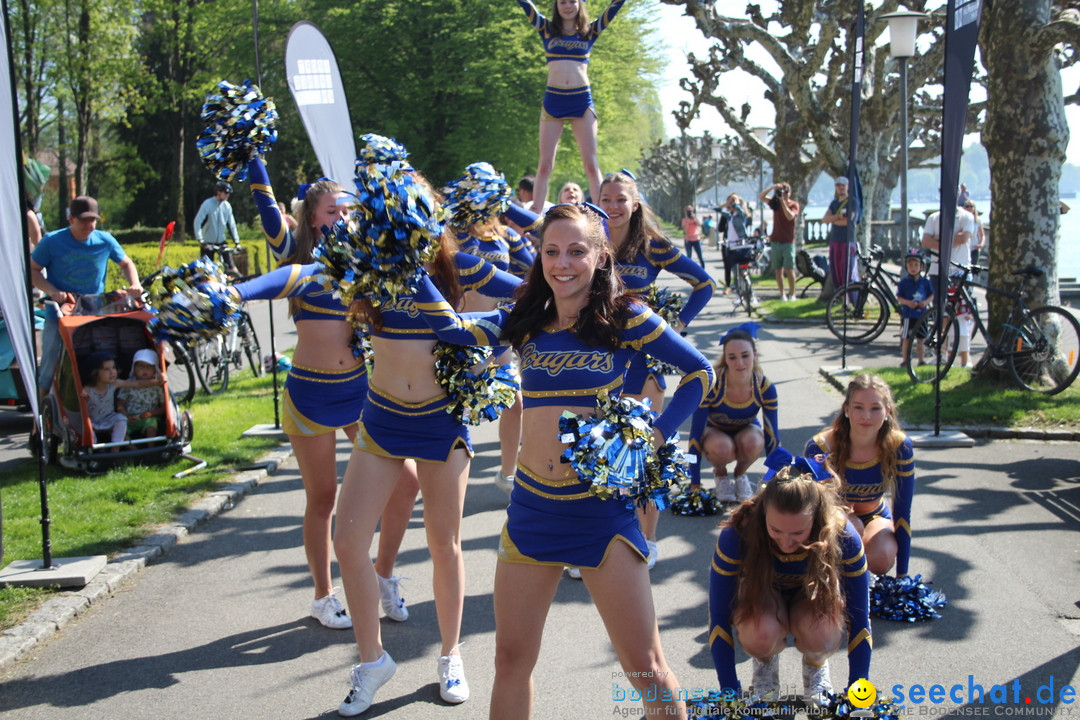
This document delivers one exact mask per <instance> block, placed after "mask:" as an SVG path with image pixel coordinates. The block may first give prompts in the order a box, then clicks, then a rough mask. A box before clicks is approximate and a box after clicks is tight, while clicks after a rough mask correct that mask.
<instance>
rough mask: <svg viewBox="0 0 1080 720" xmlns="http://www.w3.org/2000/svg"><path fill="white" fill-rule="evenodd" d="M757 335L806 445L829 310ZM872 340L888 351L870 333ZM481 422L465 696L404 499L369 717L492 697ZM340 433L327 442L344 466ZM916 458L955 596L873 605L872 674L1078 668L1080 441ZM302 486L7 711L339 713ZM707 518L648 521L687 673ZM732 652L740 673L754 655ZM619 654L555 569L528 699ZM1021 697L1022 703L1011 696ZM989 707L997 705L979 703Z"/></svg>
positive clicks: (146, 587)
mask: <svg viewBox="0 0 1080 720" xmlns="http://www.w3.org/2000/svg"><path fill="white" fill-rule="evenodd" d="M710 264H711V263H710ZM727 304H728V301H727V300H726V299H723V298H717V299H716V300H714V302H713V303H712V304H711V306H710V308H709V310H708V311H707V312H706V314H705V315H703V317H702V318H701V319H700V321H699V322H698V323H695V326H694V327H693V333H692V335H693V339H694V340H695V342H697V344H698V346H699V347H702V348H706V353H707V354H710V355H711V354H713V353H714V350H713V348H714V346H715V342H716V338H718V336H719V334H720V332H721V331H722V330H723V329H724V328H726V327H729V326H731V325H732V324H735V323H736V322H742V320H743V318H735V319H732V318H731V317H729V316H728V315H727V314H726V310H727ZM760 349H761V356H762V361H763V365H764V368H765V371H766V373H767V374H768V375H769V377H770V378H771V379H772V380H773V381H774V382H775V383H776V384H777V385H778V388H779V393H780V398H781V400H780V424H781V428H782V430H783V438H784V440H785V442H786V443H787V445H788V446H789V447H791V448H792V449H794V448H797V447H801V445H802V443H803V442H804V441H805V440H806V439H807V438H808V437H809V436H810V435H811V434H812V433H813V432H815V431H817V430H818V429H820V428H821V427H822V426H823V425H824V424H825V423H826V422H827V420H828V419H829V418H830V417H831V415H832V413H833V412H835V410H836V409H837V408H838V406H839V402H840V396H839V394H838V393H837V392H836V391H835V390H833V389H832V388H831V387H829V386H828V385H827V384H826V383H825V382H823V381H822V380H821V379H820V378H819V375H818V368H819V366H821V365H827V364H835V363H836V361H837V356H836V347H835V344H834V342H833V340H832V339H831V336H829V335H828V334H827V332H826V331H824V330H822V329H817V328H807V327H802V326H767V327H765V328H764V329H763V331H762V340H761V348H760ZM868 351H869V353H870V355H873V354H889V349H888V348H886V347H885V346H884V343H883V342H881V341H879V343H878V344H877V345H875V346H871V348H869V349H868ZM862 352H863V351H862V350H858V349H857V350H855V351H853V355H852V356H850V357H849V362H852V363H855V362H858V363H860V364H871V363H872V362H873V358H872V357H871V356H869V355H868V356H864V355H861V354H860V353H862ZM474 441H475V445H476V450H477V456H476V458H475V460H474V461H473V470H472V479H471V483H470V488H469V492H468V496H467V499H466V507H465V520H464V528H463V537H464V543H463V544H464V549H465V562H466V567H467V571H468V584H467V588H466V601H465V620H464V627H463V636H464V637H465V638H466V643H465V645H464V647H463V648H462V650H463V654H464V657H465V663H466V671H467V675H468V678H469V681H470V684H471V686H472V699H471V700H470V701H469V702H467V703H466V704H464V705H462V706H460V707H457V708H452V707H447V706H445V705H443V704H442V703H441V702H440V701H439V699H438V691H437V687H436V685H435V658H436V655H437V654H438V634H437V631H436V625H435V611H434V605H433V602H432V593H431V566H430V562H429V558H428V553H427V550H426V548H425V546H424V537H423V532H422V528H421V520H420V517H421V508H420V506H419V505H418V507H417V508H416V511H415V513H414V519H413V527H412V529H410V531H409V533H408V534H407V536H406V538H405V544H404V546H403V548H402V552H401V557H400V562H399V566H398V570H397V572H398V574H399V575H403V576H407V577H409V578H411V580H409V581H408V582H407V583H406V585H405V590H406V592H405V594H406V598H407V600H408V604H409V608H410V612H411V613H412V617H411V618H410V619H409V621H408V622H407V623H404V624H396V623H393V622H390V621H386V620H384V621H383V638H384V642H385V643H386V646H387V648H388V650H389V651H390V652H391V654H393V656H394V657H395V659H396V660H397V661H398V664H399V669H398V674H397V676H396V677H395V679H394V680H393V681H392V682H391V683H390V684H389V685H388V686H386V687H385V688H384V689H383V690H382V691H381V692H380V694H379V696H378V702H377V704H376V705H375V706H374V707H373V708H372V709H371V710H370V711H369V712H368V713H367V714H365V715H364V717H400V718H410V719H411V718H451V717H454V718H479V717H486V715H487V704H488V699H489V697H490V689H491V681H492V675H493V668H492V655H493V649H494V625H493V621H492V610H491V588H492V575H493V570H494V566H495V548H496V544H497V540H498V534H499V531H500V529H501V526H502V523H503V518H504V508H505V503H506V497H505V495H503V494H502V493H501V492H500V491H499V490H497V489H496V488H495V487H494V486H493V485H492V484H491V483H490V482H489V478H490V476H491V475H492V473H493V469H494V467H495V464H496V463H497V456H498V444H497V437H496V433H495V428H494V427H490V426H485V427H482V428H481V429H480V430H479V431H478V432H476V433H475V434H474ZM347 450H348V448H347V446H346V445H345V443H344V442H342V443H341V444H339V451H340V454H339V459H340V461H341V466H342V469H343V467H344V462H345V460H346V454H345V453H346V452H347ZM917 461H918V466H919V480H918V489H917V492H916V498H915V505H914V512H913V520H912V525H913V528H914V547H913V557H912V569H913V572H917V573H922V574H923V575H924V576H926V577H928V578H931V579H933V581H934V584H935V586H936V587H938V588H940V589H942V590H944V591H945V593H946V594H947V595H948V597H949V599H950V605H949V607H948V608H947V609H946V610H945V611H944V617H943V618H942V619H941V620H937V621H935V622H931V623H926V624H921V625H899V624H894V623H887V622H884V621H876V622H875V623H874V633H875V637H874V660H873V665H872V679H873V680H875V681H876V682H877V683H878V684H879V685H884V686H889V687H891V686H892V685H895V684H903V685H904V686H905V688H904V691H905V692H906V691H907V690H906V688H907V686H910V685H912V684H915V683H921V684H923V685H924V686H929V685H932V684H935V683H936V684H942V685H944V686H946V687H949V686H951V685H953V684H961V685H963V687H964V688H965V690H964V692H965V693H966V687H967V684H968V676H969V674H970V675H972V676H973V682H974V683H976V684H979V685H982V686H983V687H984V688H986V689H987V690H989V688H990V687H991V686H992V685H994V684H1000V683H1012V682H1013V681H1014V680H1018V682H1019V687H1020V688H1021V694H1020V703H1019V704H1020V706H1021V707H1023V706H1024V702H1023V701H1024V697H1028V696H1031V697H1032V702H1033V703H1035V704H1036V705H1037V701H1036V698H1035V696H1034V695H1033V693H1034V691H1035V690H1036V688H1037V687H1038V686H1039V685H1044V684H1048V683H1049V682H1050V678H1051V676H1053V682H1054V683H1055V687H1056V690H1055V692H1059V691H1060V688H1061V686H1062V685H1063V684H1069V685H1072V686H1073V687H1075V686H1076V685H1077V684H1080V671H1078V666H1080V647H1078V646H1080V642H1078V636H1080V619H1078V618H1080V610H1078V607H1077V605H1078V600H1080V582H1078V567H1080V533H1078V532H1077V530H1078V529H1080V510H1078V507H1080V445H1077V444H1073V443H1053V442H1030V441H1028V442H1025V441H980V442H979V443H978V444H977V445H976V447H975V448H974V449H940V450H920V451H919V452H918V454H917ZM759 470H760V466H758V467H756V468H755V471H759ZM302 504H303V496H302V491H301V487H300V482H299V478H298V475H297V473H296V471H295V469H294V468H292V467H288V466H287V467H286V468H285V469H283V470H282V471H279V472H278V473H277V474H276V475H274V476H272V477H270V478H268V479H267V480H266V481H264V482H263V483H262V484H261V485H260V486H259V487H258V488H257V490H255V491H254V492H253V493H252V494H250V495H249V496H247V497H245V498H244V499H243V500H242V501H240V502H239V503H238V504H237V505H236V506H235V507H234V508H232V509H231V510H229V511H227V512H225V513H223V514H221V515H220V516H218V517H216V518H214V519H212V520H210V521H209V522H208V523H206V524H205V525H203V526H201V527H199V528H198V529H197V530H196V531H195V532H193V533H192V534H191V535H190V536H189V537H187V538H186V539H184V540H182V541H181V542H180V543H179V544H178V545H177V546H176V547H175V548H174V549H173V550H172V551H171V552H170V553H169V554H168V555H166V556H165V557H164V558H162V559H161V560H159V561H158V562H156V563H154V564H152V565H150V566H148V567H147V568H146V569H145V570H143V571H142V572H140V573H138V574H137V575H136V576H135V577H134V579H133V581H131V582H129V583H127V584H126V585H124V586H123V587H122V588H121V589H120V590H119V591H118V592H117V593H116V594H115V596H114V597H112V598H109V599H106V600H104V601H103V602H100V603H96V604H95V605H93V606H91V607H90V608H89V609H88V610H87V611H86V612H85V614H84V615H83V616H82V617H80V618H79V619H78V620H77V621H76V622H75V623H73V624H72V625H69V626H68V627H67V628H66V629H65V630H64V631H63V632H62V633H61V634H60V635H59V636H57V637H56V638H54V639H53V640H51V641H50V642H48V643H46V644H45V645H43V646H40V647H38V648H37V649H36V650H34V651H33V652H32V653H31V654H30V656H29V657H28V658H26V659H24V660H23V661H21V662H19V663H17V664H16V665H14V666H12V667H9V668H7V669H6V670H4V671H3V674H2V675H0V717H4V718H7V717H11V718H20V720H30V719H33V718H48V719H49V720H59V719H63V718H73V719H78V720H86V719H88V718H108V719H116V718H147V717H154V718H195V717H205V718H244V717H257V718H314V717H334V716H336V715H335V712H334V711H335V709H336V707H337V704H338V702H340V700H341V699H342V698H343V697H344V695H345V693H346V690H347V669H348V667H349V665H350V664H351V663H353V662H355V660H356V652H355V649H354V646H353V644H352V636H351V634H350V633H348V632H340V631H332V630H327V629H324V628H321V627H319V626H317V625H316V624H315V622H314V621H313V620H311V619H310V618H308V617H307V609H308V603H309V602H310V599H311V597H310V596H311V589H310V581H309V579H308V576H307V569H306V565H305V562H304V554H303V550H302V548H301V541H300V512H301V508H302ZM716 522H717V520H716V519H715V518H677V517H673V516H670V515H667V516H665V517H664V518H663V520H662V521H661V524H660V533H659V534H660V549H661V560H660V563H659V564H658V565H657V567H656V569H655V570H654V571H653V574H652V579H653V583H654V588H653V593H654V597H655V600H656V605H657V608H658V613H659V617H660V625H661V633H662V636H663V640H664V646H665V650H666V653H667V656H668V659H669V663H670V664H671V666H672V668H673V669H674V671H675V672H676V674H677V675H678V677H679V680H680V681H681V684H682V685H683V686H684V687H688V688H692V687H705V688H709V687H712V686H714V685H715V674H714V672H713V669H712V664H711V659H710V656H709V654H708V651H707V648H706V645H705V642H706V625H707V586H708V567H709V562H710V555H711V549H712V543H713V541H714V538H715V526H716ZM335 574H336V569H335ZM781 657H782V660H781V672H782V674H781V680H782V682H784V683H798V656H797V654H796V653H795V652H794V651H793V650H788V651H786V652H785V653H784V654H783V655H782V656H781ZM738 658H739V668H738V669H739V673H740V676H741V677H742V678H743V679H744V682H748V680H749V673H750V663H749V660H748V659H747V658H746V657H745V655H742V654H741V653H740V654H739V656H738ZM618 673H619V667H618V664H617V663H616V661H615V659H614V655H613V653H612V650H611V647H610V644H609V643H608V641H607V638H606V635H605V633H604V631H603V628H602V626H601V625H600V623H599V619H598V617H597V616H596V613H595V610H594V609H593V608H592V606H591V604H590V602H589V598H588V594H587V592H586V591H585V588H584V586H583V585H582V584H581V583H579V582H576V581H572V580H570V579H564V580H563V582H562V584H561V586H560V588H559V592H558V595H557V597H556V602H555V605H554V606H553V607H552V610H551V613H550V616H549V618H548V624H547V631H546V635H545V643H544V648H543V651H542V654H541V658H540V663H539V666H538V669H537V672H536V676H535V680H536V709H535V712H534V717H535V718H538V719H545V720H546V719H549V718H551V719H554V718H558V719H566V718H603V717H610V716H612V715H613V713H621V712H622V711H624V710H625V711H626V712H627V713H628V714H637V713H638V711H639V710H640V707H639V706H637V705H634V704H632V703H628V702H617V701H615V700H613V699H612V694H613V684H619V685H621V687H622V688H626V687H627V683H626V682H625V680H623V679H621V678H620V677H619V676H618ZM832 675H833V678H834V682H836V683H837V684H839V683H842V682H844V680H845V679H846V675H847V669H846V661H845V660H844V659H843V658H842V657H840V658H837V659H836V660H835V661H834V664H833V672H832ZM1010 687H1011V686H1010ZM1010 693H1011V690H1010ZM1010 700H1011V697H1010ZM1010 704H1011V703H1010ZM954 705H955V703H952V702H948V703H946V704H945V705H943V706H940V707H936V708H933V709H932V710H933V711H940V710H941V708H942V707H946V706H948V707H951V706H954ZM923 707H924V708H926V707H927V706H925V705H924V706H923ZM1073 707H1075V706H1073ZM1014 709H1015V710H1020V709H1021V708H1013V707H1010V708H1008V710H1009V711H1010V712H1011V711H1013V710H1014ZM1063 709H1068V708H1067V706H1063ZM997 710H1005V709H1004V708H997ZM987 714H988V715H995V714H999V715H1000V714H1001V713H1000V712H998V713H995V708H989V709H988V712H987Z"/></svg>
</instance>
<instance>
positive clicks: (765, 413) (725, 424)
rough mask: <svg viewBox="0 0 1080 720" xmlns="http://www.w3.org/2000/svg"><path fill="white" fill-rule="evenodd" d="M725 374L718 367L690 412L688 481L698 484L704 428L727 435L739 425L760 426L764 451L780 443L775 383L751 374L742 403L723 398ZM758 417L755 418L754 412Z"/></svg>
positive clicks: (768, 451) (725, 389)
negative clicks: (749, 388)
mask: <svg viewBox="0 0 1080 720" xmlns="http://www.w3.org/2000/svg"><path fill="white" fill-rule="evenodd" d="M727 374H728V368H726V367H722V368H720V373H719V374H718V375H717V377H716V382H715V383H713V386H712V387H711V388H709V392H708V393H707V394H706V395H705V399H704V400H702V401H701V405H700V406H698V409H697V410H696V411H695V412H694V419H693V421H692V422H691V424H690V446H689V452H688V454H689V455H693V456H694V458H688V459H689V460H690V483H691V484H692V485H700V484H701V462H702V460H703V459H704V455H703V454H702V451H701V437H702V435H703V434H704V433H705V429H706V428H715V429H717V430H721V431H723V432H725V433H727V434H728V435H730V436H731V437H735V435H736V434H738V432H739V431H740V430H742V429H743V428H745V427H747V426H749V425H754V426H756V427H759V428H761V431H762V434H763V435H764V436H765V454H766V455H768V454H769V453H771V452H772V451H773V450H775V449H776V448H777V446H778V445H780V426H779V425H778V424H777V419H776V414H777V413H776V411H777V405H778V403H777V397H776V386H775V385H773V384H772V383H771V382H769V379H768V378H767V377H765V376H764V375H763V374H762V373H759V372H755V373H754V384H753V392H752V393H751V394H750V399H749V400H747V401H746V402H744V403H735V402H732V401H730V400H728V397H727V379H728V378H727ZM759 410H760V411H761V418H762V420H764V422H761V421H759V420H758V411H759Z"/></svg>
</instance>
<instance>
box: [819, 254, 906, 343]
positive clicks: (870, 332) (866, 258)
mask: <svg viewBox="0 0 1080 720" xmlns="http://www.w3.org/2000/svg"><path fill="white" fill-rule="evenodd" d="M884 260H885V251H884V250H882V249H881V247H880V246H879V245H874V246H872V247H871V248H870V251H869V252H868V253H865V254H864V253H863V252H862V251H861V250H860V251H859V261H860V262H861V263H862V267H863V268H864V270H865V271H866V279H865V280H859V281H858V282H853V283H848V284H847V285H844V286H843V287H841V288H838V289H836V290H835V291H834V292H833V294H832V297H831V298H829V304H828V306H827V307H826V308H825V322H826V324H827V325H828V326H829V331H830V332H831V333H832V334H833V335H835V336H836V337H837V338H838V339H840V340H846V341H847V342H849V343H851V344H852V345H864V344H866V343H868V342H871V341H872V340H874V339H876V338H877V337H878V336H879V335H881V333H883V332H885V328H886V327H888V325H889V317H890V316H891V315H892V313H893V312H897V313H899V312H900V303H899V301H897V299H896V293H895V292H894V291H893V288H894V287H896V285H897V284H898V283H899V282H900V275H899V273H894V272H892V271H890V270H886V269H885V267H884Z"/></svg>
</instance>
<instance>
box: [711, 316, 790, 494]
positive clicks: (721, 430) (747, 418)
mask: <svg viewBox="0 0 1080 720" xmlns="http://www.w3.org/2000/svg"><path fill="white" fill-rule="evenodd" d="M757 329H758V326H757V324H756V323H744V324H743V325H739V326H738V327H735V328H732V329H731V330H728V331H727V332H726V333H724V336H723V337H721V338H720V347H721V353H720V359H719V360H718V361H717V362H716V366H715V368H714V370H715V373H716V382H714V383H713V386H712V387H711V388H710V389H709V392H708V394H707V395H706V396H705V399H704V400H703V401H702V402H701V407H699V408H698V409H697V412H695V413H694V421H693V423H692V424H691V426H690V453H692V454H693V455H695V456H696V457H697V458H698V462H696V463H695V462H691V463H690V487H691V490H693V489H694V488H695V487H700V485H701V460H702V459H705V460H708V461H709V462H710V463H711V464H712V466H713V473H714V474H715V476H716V499H717V500H719V501H720V502H742V501H744V500H749V499H750V497H751V496H752V495H753V494H754V491H755V488H754V486H753V484H752V483H751V482H750V478H748V477H747V475H746V471H747V469H749V467H750V466H751V465H753V464H754V461H755V460H757V459H758V458H759V457H761V451H762V449H764V450H765V452H766V453H771V452H772V451H773V450H775V449H776V447H777V446H778V445H779V444H780V429H779V427H778V426H777V422H776V415H777V405H778V402H777V396H776V386H775V385H773V384H772V383H771V382H769V379H768V378H767V377H765V373H764V372H762V370H761V365H759V364H758V353H757ZM759 413H760V415H761V420H758V415H759ZM762 421H764V422H762ZM731 463H735V472H734V474H735V478H734V479H732V477H731V476H730V475H728V470H727V468H728V465H729V464H731Z"/></svg>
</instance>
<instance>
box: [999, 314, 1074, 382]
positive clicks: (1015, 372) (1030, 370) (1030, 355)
mask: <svg viewBox="0 0 1080 720" xmlns="http://www.w3.org/2000/svg"><path fill="white" fill-rule="evenodd" d="M1011 344H1012V347H1010V348H1008V351H1009V372H1010V373H1012V376H1013V380H1015V381H1016V382H1017V384H1019V385H1020V386H1021V387H1023V388H1026V389H1028V390H1032V391H1034V392H1039V393H1045V394H1046V395H1055V394H1057V393H1059V392H1061V391H1062V390H1064V389H1065V388H1067V387H1069V385H1071V384H1072V381H1073V380H1075V379H1076V374H1077V372H1080V323H1078V322H1077V321H1076V318H1075V317H1073V315H1072V314H1071V313H1070V312H1069V311H1068V310H1062V309H1061V308H1059V307H1053V306H1050V305H1047V306H1045V307H1041V308H1035V309H1034V310H1032V311H1031V313H1030V314H1029V315H1028V316H1027V317H1026V318H1024V321H1023V322H1022V323H1021V324H1020V327H1018V328H1017V329H1016V335H1015V338H1014V340H1013V341H1012V343H1011Z"/></svg>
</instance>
